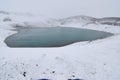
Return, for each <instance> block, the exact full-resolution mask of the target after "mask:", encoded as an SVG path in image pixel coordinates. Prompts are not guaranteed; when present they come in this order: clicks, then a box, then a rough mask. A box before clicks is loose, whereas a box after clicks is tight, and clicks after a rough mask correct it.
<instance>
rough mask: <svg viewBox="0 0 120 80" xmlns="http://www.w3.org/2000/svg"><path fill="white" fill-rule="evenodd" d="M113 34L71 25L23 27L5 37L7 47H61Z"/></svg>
mask: <svg viewBox="0 0 120 80" xmlns="http://www.w3.org/2000/svg"><path fill="white" fill-rule="evenodd" d="M111 35H113V34H111V33H107V32H102V31H96V30H89V29H81V28H72V27H44V28H24V29H21V30H19V31H18V33H16V34H13V35H11V36H9V37H7V38H6V39H5V43H6V44H7V46H9V47H61V46H66V45H69V44H72V43H75V42H80V41H91V40H96V39H100V38H105V37H109V36H111Z"/></svg>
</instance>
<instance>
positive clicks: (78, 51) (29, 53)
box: [0, 13, 120, 80]
mask: <svg viewBox="0 0 120 80" xmlns="http://www.w3.org/2000/svg"><path fill="white" fill-rule="evenodd" d="M54 26H61V27H64V26H65V27H78V28H87V29H93V30H100V31H106V32H111V33H114V34H115V35H114V36H111V37H108V38H105V39H99V40H95V41H91V42H90V41H86V42H78V43H74V44H72V45H68V46H65V47H60V48H9V47H7V46H6V44H5V43H4V39H5V38H6V37H7V36H9V35H11V34H14V33H16V32H15V31H13V30H12V29H14V28H21V27H54ZM119 61H120V26H113V25H105V24H104V25H103V24H100V23H99V22H96V18H92V20H91V17H87V16H81V17H79V16H78V17H72V19H71V18H66V19H60V20H55V19H51V18H46V17H43V16H40V15H32V14H29V15H28V14H18V13H9V14H5V13H0V80H38V79H42V78H48V79H51V80H67V79H70V78H73V79H74V78H79V79H83V80H120V72H119V70H120V62H119Z"/></svg>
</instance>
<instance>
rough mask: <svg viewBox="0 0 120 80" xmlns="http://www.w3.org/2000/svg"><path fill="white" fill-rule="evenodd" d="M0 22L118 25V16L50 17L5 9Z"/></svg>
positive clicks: (37, 25)
mask: <svg viewBox="0 0 120 80" xmlns="http://www.w3.org/2000/svg"><path fill="white" fill-rule="evenodd" d="M0 22H13V23H16V24H14V26H23V27H25V26H32V27H33V26H36V27H44V26H45V27H49V26H62V25H76V24H77V25H79V26H86V25H90V24H94V25H113V26H120V18H119V17H104V18H94V17H90V16H84V15H78V16H72V17H67V18H63V19H52V18H48V17H45V16H42V15H35V14H31V13H17V12H6V11H0ZM12 26H13V25H12Z"/></svg>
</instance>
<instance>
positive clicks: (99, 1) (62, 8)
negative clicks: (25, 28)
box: [0, 0, 120, 17]
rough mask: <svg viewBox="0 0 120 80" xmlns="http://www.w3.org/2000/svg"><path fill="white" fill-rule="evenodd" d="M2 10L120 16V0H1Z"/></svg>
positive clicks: (43, 13) (69, 14) (64, 15)
mask: <svg viewBox="0 0 120 80" xmlns="http://www.w3.org/2000/svg"><path fill="white" fill-rule="evenodd" d="M0 10H5V11H14V12H32V13H37V14H42V15H45V16H49V17H68V16H75V15H88V16H93V17H104V16H119V17H120V0H0Z"/></svg>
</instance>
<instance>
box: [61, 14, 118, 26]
mask: <svg viewBox="0 0 120 80" xmlns="http://www.w3.org/2000/svg"><path fill="white" fill-rule="evenodd" d="M59 21H60V23H61V25H66V24H76V23H77V24H81V25H82V26H85V25H89V24H100V25H113V26H120V18H119V17H104V18H94V17H89V16H83V15H80V16H73V17H68V18H64V19H60V20H59Z"/></svg>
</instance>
